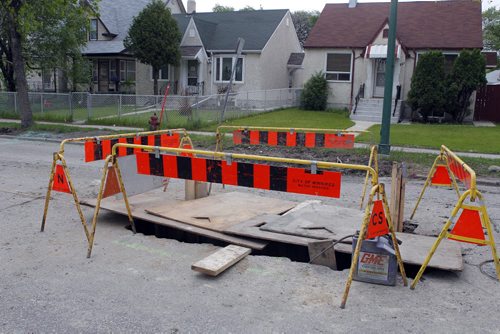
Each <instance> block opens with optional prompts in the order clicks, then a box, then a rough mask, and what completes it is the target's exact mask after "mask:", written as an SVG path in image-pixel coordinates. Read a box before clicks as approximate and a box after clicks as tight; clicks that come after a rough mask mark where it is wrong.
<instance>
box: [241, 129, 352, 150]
mask: <svg viewBox="0 0 500 334" xmlns="http://www.w3.org/2000/svg"><path fill="white" fill-rule="evenodd" d="M233 143H234V144H235V145H240V144H247V145H269V146H292V147H293V146H301V147H320V148H346V149H348V148H354V134H352V133H314V132H294V133H291V132H278V131H259V130H235V131H234V132H233Z"/></svg>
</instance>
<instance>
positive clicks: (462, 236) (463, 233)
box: [448, 209, 487, 246]
mask: <svg viewBox="0 0 500 334" xmlns="http://www.w3.org/2000/svg"><path fill="white" fill-rule="evenodd" d="M448 238H449V239H453V240H457V241H461V242H468V243H471V244H476V245H480V246H485V245H486V244H487V243H486V242H485V238H484V231H483V223H482V222H481V217H480V215H479V211H477V210H470V209H463V210H462V213H461V214H460V217H458V220H457V222H456V223H455V226H454V227H453V229H452V230H451V232H450V234H449V236H448Z"/></svg>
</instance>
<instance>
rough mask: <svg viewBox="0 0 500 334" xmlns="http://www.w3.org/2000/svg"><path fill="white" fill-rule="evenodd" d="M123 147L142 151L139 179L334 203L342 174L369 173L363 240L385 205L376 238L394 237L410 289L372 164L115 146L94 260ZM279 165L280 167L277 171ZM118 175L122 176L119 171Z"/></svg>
mask: <svg viewBox="0 0 500 334" xmlns="http://www.w3.org/2000/svg"><path fill="white" fill-rule="evenodd" d="M122 148H131V149H137V150H140V151H141V152H138V153H136V155H135V157H136V161H137V173H139V174H144V175H154V176H162V177H169V178H178V179H184V180H193V181H199V182H210V183H219V184H227V185H233V186H241V187H249V188H257V189H264V190H274V191H281V192H290V193H298V194H307V195H314V196H324V197H331V198H339V197H340V191H341V183H342V173H341V171H342V170H360V171H365V172H368V173H369V175H370V179H371V183H372V190H371V192H370V197H369V201H368V206H367V207H366V209H365V215H364V220H363V222H362V224H361V232H360V240H364V239H366V238H367V235H368V236H369V237H373V236H370V235H369V234H367V233H370V228H369V222H370V217H371V212H372V211H373V210H374V208H375V207H378V209H379V210H380V207H381V205H382V207H383V209H382V210H385V212H386V215H385V216H386V217H387V218H386V219H385V220H384V221H383V223H384V224H385V225H384V226H385V229H383V230H378V231H372V232H373V233H379V234H376V235H380V234H391V236H392V240H393V242H394V247H395V251H396V257H397V260H398V263H399V268H400V271H401V274H402V276H403V280H404V283H405V285H406V275H405V272H404V267H403V262H402V259H401V255H400V252H399V247H398V244H397V240H396V236H395V231H394V228H393V225H392V222H391V219H390V217H391V215H390V212H389V206H388V203H387V198H386V196H385V191H384V185H383V184H380V183H379V180H378V175H377V173H376V171H375V169H373V168H372V167H370V166H366V165H354V164H344V163H333V162H324V161H311V160H301V159H288V158H279V157H269V156H259V155H249V154H236V153H235V154H233V153H224V152H216V151H215V152H214V151H202V150H188V149H182V148H168V147H158V146H144V145H133V144H121V143H118V144H116V145H114V146H113V148H112V154H111V155H110V156H109V157H108V158H107V159H106V161H105V164H104V169H103V176H102V180H101V186H100V190H99V194H98V197H97V203H96V206H95V211H94V217H93V220H92V230H91V231H90V243H89V250H88V255H90V253H91V251H92V244H93V240H94V236H95V227H96V225H97V217H98V214H99V210H100V205H101V200H102V198H103V194H104V189H105V179H106V174H107V172H108V170H109V168H110V166H109V164H110V163H111V168H114V169H115V170H116V171H118V170H119V165H118V161H117V159H116V157H117V153H118V151H119V150H120V149H122ZM273 163H277V164H280V165H279V166H275V165H273ZM116 174H117V175H118V177H120V173H119V172H118V173H116ZM120 183H121V184H123V182H122V181H120ZM121 191H122V193H123V199H124V201H125V206H126V208H127V214H128V216H129V219H133V218H132V212H131V209H130V206H129V204H128V198H127V194H126V191H125V189H124V188H122V189H121ZM375 196H377V199H379V198H380V200H379V201H378V202H377V201H374V197H375ZM373 233H372V234H373ZM361 244H362V242H358V243H357V246H356V249H355V252H354V254H353V260H352V261H353V262H352V263H353V264H352V265H351V271H350V272H349V278H348V281H347V283H346V288H345V293H344V296H343V299H342V304H341V306H342V308H343V307H345V304H346V301H347V297H348V294H349V289H350V286H351V282H352V279H353V273H354V268H355V264H356V263H357V260H358V257H359V254H360V249H361Z"/></svg>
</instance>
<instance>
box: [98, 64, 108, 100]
mask: <svg viewBox="0 0 500 334" xmlns="http://www.w3.org/2000/svg"><path fill="white" fill-rule="evenodd" d="M108 90H109V60H99V92H107V91H108Z"/></svg>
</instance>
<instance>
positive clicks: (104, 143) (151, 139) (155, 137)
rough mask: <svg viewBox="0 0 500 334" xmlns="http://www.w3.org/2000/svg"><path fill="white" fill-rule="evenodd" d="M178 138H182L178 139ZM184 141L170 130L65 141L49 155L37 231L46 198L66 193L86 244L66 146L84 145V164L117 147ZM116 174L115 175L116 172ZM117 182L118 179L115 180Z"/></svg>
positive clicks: (130, 151)
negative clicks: (76, 213)
mask: <svg viewBox="0 0 500 334" xmlns="http://www.w3.org/2000/svg"><path fill="white" fill-rule="evenodd" d="M181 134H182V138H181ZM185 141H188V142H189V143H190V139H189V136H188V135H187V132H186V130H185V129H170V130H158V131H148V132H138V133H126V134H117V135H109V136H100V137H81V138H69V139H65V140H63V141H62V142H61V144H60V146H59V151H58V152H55V153H54V154H53V158H52V167H51V171H50V176H49V184H48V187H47V194H46V196H45V205H44V211H43V218H42V224H41V228H40V229H41V231H42V232H43V231H44V229H45V223H46V220H47V213H48V209H49V202H50V196H51V193H52V191H57V192H65V193H70V194H72V196H73V200H74V202H75V206H76V209H77V211H78V215H79V216H80V221H81V223H82V226H83V230H84V232H85V236H86V238H87V241H90V233H89V231H88V227H87V222H86V220H85V217H84V216H83V212H82V209H81V206H80V201H79V199H78V195H77V193H76V189H75V186H74V183H73V181H72V179H71V175H70V173H69V170H68V166H67V163H66V160H65V158H64V147H65V145H66V144H67V143H84V161H85V162H91V161H98V160H103V159H106V158H107V157H108V156H109V155H110V154H111V148H112V146H113V145H115V144H117V143H132V144H138V145H140V144H142V145H159V146H166V147H179V146H180V144H181V143H183V142H185ZM132 154H135V151H134V150H133V149H121V150H120V151H119V152H117V156H118V157H122V156H127V155H132ZM117 172H119V171H117ZM119 179H121V178H119ZM108 185H109V187H107V189H108V191H107V193H106V195H108V196H110V195H112V193H113V190H112V189H114V192H116V191H117V189H118V188H119V187H123V185H122V184H118V183H116V182H114V183H112V182H111V181H110V183H109V184H108ZM132 229H133V231H134V233H135V226H134V225H133V221H132Z"/></svg>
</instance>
